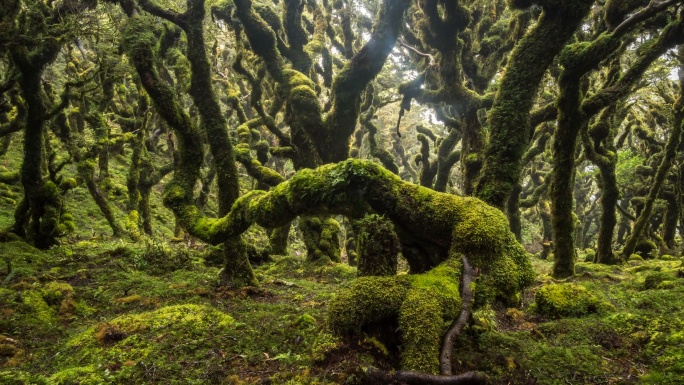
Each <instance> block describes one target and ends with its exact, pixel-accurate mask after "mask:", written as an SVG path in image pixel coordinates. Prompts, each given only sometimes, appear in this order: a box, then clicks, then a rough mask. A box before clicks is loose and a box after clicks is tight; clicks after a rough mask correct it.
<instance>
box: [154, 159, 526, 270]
mask: <svg viewBox="0 0 684 385" xmlns="http://www.w3.org/2000/svg"><path fill="white" fill-rule="evenodd" d="M185 194H186V191H185V189H184V186H183V185H182V184H175V183H173V182H172V183H170V184H169V185H167V189H166V194H165V197H164V200H165V203H166V204H167V205H168V207H170V208H172V209H173V210H174V211H175V212H176V213H178V214H180V215H179V216H180V217H182V218H183V222H184V223H185V224H186V225H187V226H188V227H189V228H190V229H191V230H192V233H193V234H195V235H196V236H198V237H199V238H201V239H202V240H204V241H206V242H208V243H211V244H218V243H221V242H222V240H223V239H225V238H228V237H232V236H235V235H237V234H241V233H242V232H244V231H246V230H247V228H248V227H249V226H251V225H252V224H254V223H256V224H258V225H260V226H263V227H266V228H274V227H280V226H283V225H285V224H287V223H288V222H289V221H291V220H293V219H294V218H296V217H297V216H301V215H318V214H342V215H347V216H351V217H360V216H362V215H363V214H365V213H366V212H370V211H375V212H377V213H379V214H383V215H384V216H385V217H386V218H388V219H389V220H391V221H392V222H394V224H395V226H397V227H398V230H402V231H398V232H399V234H400V236H403V235H404V234H405V233H407V232H408V233H410V234H411V236H412V238H413V239H414V240H416V241H417V242H420V243H422V244H428V245H431V246H433V247H435V248H436V249H437V250H439V252H438V255H439V256H440V257H441V258H440V259H441V260H438V261H436V262H435V263H433V264H432V266H430V267H434V266H436V265H437V264H439V263H440V262H442V261H444V260H446V259H447V257H448V255H450V254H451V255H454V254H455V253H456V254H458V253H462V252H467V253H468V254H469V255H472V262H473V265H474V266H476V267H480V268H484V267H485V265H488V264H491V263H496V262H497V261H498V259H499V257H500V256H502V255H510V257H511V258H515V259H516V263H517V264H518V265H520V266H527V265H528V263H527V261H526V259H525V253H524V251H521V250H522V247H521V246H520V245H519V244H518V243H517V242H516V241H515V237H514V236H513V234H512V233H511V232H510V231H509V229H508V222H507V220H506V218H505V216H504V215H503V214H502V213H501V211H499V210H497V209H496V208H494V207H491V206H488V205H487V204H485V203H484V202H482V201H480V200H479V199H476V198H471V197H466V198H464V197H458V196H455V195H451V194H445V193H439V192H435V191H433V190H430V189H427V188H424V187H420V186H417V185H414V184H412V183H408V182H404V181H402V180H401V179H399V177H397V176H396V175H394V174H392V173H390V172H389V171H387V170H385V169H384V168H382V167H381V166H379V165H377V164H375V163H373V162H368V161H361V160H354V159H350V160H346V161H344V162H340V163H337V164H330V165H325V166H322V167H320V168H318V169H316V170H309V169H306V170H302V171H300V172H298V173H297V174H295V176H294V177H293V178H292V179H291V180H289V181H287V182H284V183H281V184H280V185H278V186H276V187H275V188H274V189H273V190H271V191H270V192H265V191H252V192H250V193H248V194H246V195H245V196H243V197H241V198H240V199H238V200H237V201H236V202H235V204H234V205H233V207H232V209H231V211H230V212H229V213H228V214H227V215H226V216H224V217H222V218H218V219H215V218H206V217H204V216H202V214H201V212H200V211H199V210H198V209H197V208H196V207H194V206H192V205H185V204H183V203H184V200H183V199H184V196H185ZM530 272H531V270H530ZM526 274H527V273H526ZM526 277H527V278H525V279H524V280H523V281H525V280H526V279H529V276H527V275H526Z"/></svg>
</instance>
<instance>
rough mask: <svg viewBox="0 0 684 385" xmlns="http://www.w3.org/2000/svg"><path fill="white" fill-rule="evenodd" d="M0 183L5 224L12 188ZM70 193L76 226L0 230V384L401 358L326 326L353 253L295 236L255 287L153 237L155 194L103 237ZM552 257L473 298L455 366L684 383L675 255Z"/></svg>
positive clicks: (502, 377) (212, 375)
mask: <svg viewBox="0 0 684 385" xmlns="http://www.w3.org/2000/svg"><path fill="white" fill-rule="evenodd" d="M15 158H16V157H14V156H7V157H5V158H3V159H0V170H5V171H6V170H12V169H16V167H17V165H16V164H12V163H11V162H12V159H15ZM126 170H127V166H126V158H125V157H117V158H115V160H114V161H113V164H112V186H113V187H111V188H110V189H109V190H108V194H109V197H110V198H111V199H112V204H113V205H114V207H115V209H116V210H119V211H121V210H122V207H123V206H124V205H125V202H126V197H125V195H124V193H125V188H123V190H121V188H119V189H118V190H121V191H119V192H117V191H118V190H117V187H116V186H123V185H125V179H123V176H124V175H125V173H126ZM81 189H82V191H80V190H81ZM3 191H6V193H4V195H3V196H4V197H5V198H6V199H3V200H1V201H0V226H2V227H5V226H7V225H9V224H10V223H11V221H12V208H13V204H14V202H15V201H16V199H17V197H18V196H20V193H21V189H20V188H19V187H18V186H8V187H7V188H5V189H3ZM68 194H71V195H69V196H68V197H67V207H68V209H69V211H70V212H72V213H73V216H74V218H75V219H76V222H77V223H76V229H77V230H76V232H75V233H73V234H70V235H68V236H66V237H65V238H63V240H62V244H61V245H60V246H58V247H55V248H53V249H50V250H47V251H39V250H36V249H34V248H32V247H31V246H29V245H27V244H25V243H23V242H21V241H19V240H16V239H13V238H11V237H0V384H146V383H147V384H267V383H270V384H340V383H349V384H352V383H356V382H357V381H356V379H358V378H359V377H360V368H362V367H364V366H369V365H374V366H376V367H381V368H385V369H390V368H392V367H395V368H397V367H398V365H400V364H401V362H402V358H401V357H400V356H399V355H397V354H396V352H393V350H392V346H389V345H385V344H383V342H385V340H382V339H377V338H373V337H372V336H369V335H363V334H361V335H355V336H354V337H352V338H347V339H342V338H340V337H335V336H334V335H333V333H332V329H333V328H332V327H331V326H332V325H330V324H329V323H328V310H329V308H330V306H331V304H333V302H334V301H333V298H335V297H336V296H337V295H338V293H339V292H340V291H341V290H344V288H346V287H350V286H351V285H352V282H353V281H354V279H355V276H356V270H355V268H351V267H348V266H347V265H345V264H334V263H331V264H325V263H318V264H315V263H310V262H306V261H305V255H306V251H305V248H304V246H303V244H302V243H301V242H295V245H294V246H293V247H291V248H290V249H289V255H286V256H276V257H274V260H273V261H271V262H267V263H264V264H262V265H260V266H257V267H256V268H255V273H256V275H257V278H258V279H259V280H260V286H259V287H248V288H243V289H239V290H231V289H226V288H222V287H220V286H219V285H218V282H219V281H218V277H219V272H218V268H217V267H215V266H216V265H217V264H216V263H215V262H216V261H215V258H213V257H212V255H215V254H216V253H212V250H211V249H209V248H207V247H205V246H203V245H201V244H199V243H193V242H191V241H187V242H176V243H170V242H168V241H165V240H164V239H170V238H171V236H172V230H173V229H172V226H173V221H172V219H171V217H170V214H169V212H168V211H166V210H164V209H162V207H161V203H160V202H159V201H154V202H153V205H154V207H153V209H154V220H155V230H156V231H157V234H156V237H155V239H158V240H155V241H152V240H147V241H145V240H142V241H138V242H135V243H134V242H133V241H131V240H128V239H121V240H119V239H112V238H110V234H111V231H109V228H108V225H107V223H106V221H105V220H104V218H103V217H102V215H101V213H100V212H99V211H98V209H97V207H96V206H95V204H94V203H91V199H90V197H89V196H88V193H87V191H86V190H85V189H83V188H81V187H78V188H76V189H74V190H73V191H71V192H70V193H68ZM78 194H82V195H78ZM12 196H13V197H14V198H12ZM155 199H156V198H155ZM121 213H122V214H121V215H120V216H119V217H120V218H125V215H124V214H123V211H121ZM248 237H250V238H249V239H250V240H253V241H254V243H258V242H257V241H259V242H264V239H265V235H264V234H263V233H260V232H258V231H256V230H255V231H253V232H251V233H250V234H248ZM584 257H585V256H584V255H580V260H584V259H585V258H584ZM552 263H553V262H552V261H551V260H548V261H542V260H539V259H533V265H534V267H535V270H536V273H537V278H536V280H535V283H534V285H533V286H532V287H530V288H528V289H526V291H525V293H524V294H525V295H524V296H523V303H522V305H521V306H520V307H518V308H508V307H504V306H502V305H494V306H491V307H486V308H484V309H479V310H477V311H476V312H475V313H474V315H473V321H472V322H471V323H470V325H469V326H468V327H467V329H466V330H465V332H464V333H463V334H462V336H461V337H460V339H459V341H458V344H457V348H456V351H455V354H454V357H455V358H456V362H455V364H456V371H466V370H480V371H483V372H485V373H487V374H488V375H490V377H491V378H492V382H493V383H495V384H499V383H502V384H503V383H506V384H508V383H510V384H533V383H536V384H682V383H684V381H683V380H682V378H684V278H683V277H684V266H683V265H684V261H683V260H682V259H681V258H679V257H674V256H661V257H659V258H657V259H647V260H643V259H641V258H640V257H635V258H631V259H630V261H629V262H627V263H626V264H624V265H621V266H601V265H595V264H592V263H584V262H581V263H578V265H577V274H576V275H575V276H574V277H571V278H569V279H567V280H564V281H554V280H553V279H551V278H550V276H549V273H550V271H551V268H552ZM219 265H220V264H219ZM405 269H406V267H405V262H404V265H403V267H402V265H401V262H400V269H399V270H405ZM447 324H448V323H446V322H445V325H444V327H446V326H447ZM387 328H388V329H390V333H391V332H393V331H394V330H395V329H396V325H387ZM391 328H393V329H391ZM385 332H387V331H385ZM380 334H382V333H380ZM385 334H386V333H385ZM381 340H382V341H383V342H381Z"/></svg>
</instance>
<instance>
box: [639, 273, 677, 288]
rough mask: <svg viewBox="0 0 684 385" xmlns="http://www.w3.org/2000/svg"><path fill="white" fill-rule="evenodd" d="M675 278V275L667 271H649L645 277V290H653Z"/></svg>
mask: <svg viewBox="0 0 684 385" xmlns="http://www.w3.org/2000/svg"><path fill="white" fill-rule="evenodd" d="M672 280H674V276H673V275H672V274H671V273H666V272H664V271H652V272H649V273H648V274H647V275H646V277H645V278H644V286H643V289H644V290H651V289H656V288H660V287H661V285H662V284H663V283H664V282H667V281H672Z"/></svg>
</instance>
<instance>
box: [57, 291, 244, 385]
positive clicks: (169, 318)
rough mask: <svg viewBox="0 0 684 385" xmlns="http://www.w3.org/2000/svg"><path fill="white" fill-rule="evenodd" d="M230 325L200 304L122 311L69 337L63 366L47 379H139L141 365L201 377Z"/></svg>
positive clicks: (178, 375) (65, 381)
mask: <svg viewBox="0 0 684 385" xmlns="http://www.w3.org/2000/svg"><path fill="white" fill-rule="evenodd" d="M234 329H235V321H234V319H233V318H232V317H230V316H229V315H227V314H224V313H222V312H220V311H218V310H215V309H212V308H211V307H209V306H203V305H189V304H187V305H174V306H167V307H163V308H160V309H158V310H155V311H152V312H147V313H141V314H135V315H123V316H120V317H118V318H115V319H113V320H111V321H109V322H108V323H104V324H100V325H98V326H97V327H92V328H90V329H88V330H86V331H85V332H83V333H81V334H79V335H77V336H75V337H73V338H72V339H70V340H69V341H68V342H67V343H66V346H65V351H66V352H67V353H66V354H64V355H62V356H61V357H60V358H59V360H60V361H61V362H59V363H58V364H59V367H61V368H64V369H63V370H61V371H60V372H58V373H56V374H54V375H53V376H52V377H51V380H53V381H55V382H56V383H58V384H69V383H76V382H78V383H93V384H95V383H109V382H111V383H142V382H146V380H145V370H144V367H145V366H146V367H155V368H156V374H157V375H158V376H159V378H177V379H180V378H201V374H202V373H204V370H206V368H207V365H216V366H218V365H217V363H216V362H214V361H215V360H219V359H220V357H219V356H218V355H217V354H215V351H217V350H219V349H221V347H222V346H224V345H226V344H228V340H227V338H230V337H229V334H230V333H232V332H233V331H234ZM143 363H144V365H143ZM109 368H117V370H116V371H114V370H110V369H109ZM85 379H87V381H85ZM84 381H85V382H84Z"/></svg>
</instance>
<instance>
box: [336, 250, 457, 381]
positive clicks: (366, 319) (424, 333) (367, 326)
mask: <svg viewBox="0 0 684 385" xmlns="http://www.w3.org/2000/svg"><path fill="white" fill-rule="evenodd" d="M460 268H461V264H460V262H459V261H457V260H454V259H450V260H447V261H445V262H444V263H443V264H441V265H439V266H438V267H436V268H434V269H433V270H431V271H429V272H427V273H425V274H416V275H411V276H406V275H399V276H394V277H360V278H358V279H357V280H356V281H354V283H353V284H352V286H351V287H350V288H348V289H346V290H343V291H341V292H340V293H339V295H338V296H337V297H336V298H335V299H334V300H333V301H332V303H331V304H330V308H329V311H328V316H329V321H330V325H331V327H332V329H333V330H334V331H335V332H336V333H338V334H351V335H359V334H360V333H361V332H362V331H369V330H372V329H373V327H372V326H373V325H377V324H381V325H382V324H384V325H386V324H387V323H391V322H398V325H399V331H400V332H401V336H402V346H401V357H402V368H404V369H407V370H420V371H425V372H429V373H436V372H437V371H438V369H439V361H438V358H439V348H440V344H441V337H442V334H443V333H444V330H445V322H449V321H451V320H453V319H454V318H455V317H456V316H457V315H458V312H459V311H460V308H461V298H460V293H459V288H458V285H459V283H458V282H459V276H460ZM385 328H386V326H385Z"/></svg>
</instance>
